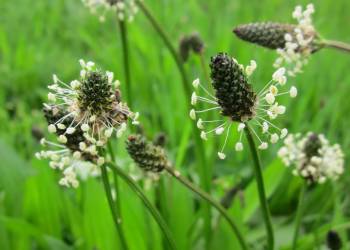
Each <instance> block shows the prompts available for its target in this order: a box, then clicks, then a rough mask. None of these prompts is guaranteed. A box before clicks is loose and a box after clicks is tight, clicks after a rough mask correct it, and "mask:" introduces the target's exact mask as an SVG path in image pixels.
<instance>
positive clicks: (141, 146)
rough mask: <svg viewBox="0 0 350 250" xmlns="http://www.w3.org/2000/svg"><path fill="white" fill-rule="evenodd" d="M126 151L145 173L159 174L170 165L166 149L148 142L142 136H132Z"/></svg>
mask: <svg viewBox="0 0 350 250" xmlns="http://www.w3.org/2000/svg"><path fill="white" fill-rule="evenodd" d="M126 149H127V151H128V153H129V155H130V156H131V158H132V159H133V160H134V161H135V163H136V164H137V165H138V166H139V167H140V168H142V169H143V170H145V171H151V172H156V173H157V172H161V171H162V170H163V169H164V168H165V167H166V166H169V165H170V163H169V161H168V159H167V156H166V154H165V151H164V149H163V148H162V147H160V146H156V145H154V144H153V143H152V142H149V141H147V140H146V139H145V138H144V137H143V136H142V135H130V136H129V138H128V140H127V141H126Z"/></svg>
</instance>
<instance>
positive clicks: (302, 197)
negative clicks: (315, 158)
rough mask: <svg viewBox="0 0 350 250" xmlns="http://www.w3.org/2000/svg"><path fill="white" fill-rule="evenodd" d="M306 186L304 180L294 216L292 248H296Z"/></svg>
mask: <svg viewBox="0 0 350 250" xmlns="http://www.w3.org/2000/svg"><path fill="white" fill-rule="evenodd" d="M306 188H307V183H306V182H304V183H303V186H302V187H301V190H300V194H299V202H298V208H297V213H296V216H295V229H294V235H293V245H292V250H295V249H297V242H298V235H299V230H300V225H301V219H302V217H303V201H304V196H305V191H306Z"/></svg>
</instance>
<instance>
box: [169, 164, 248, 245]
mask: <svg viewBox="0 0 350 250" xmlns="http://www.w3.org/2000/svg"><path fill="white" fill-rule="evenodd" d="M165 170H166V171H167V172H168V173H169V174H171V175H172V176H173V177H175V178H176V179H177V180H178V181H179V182H181V183H182V184H183V185H185V186H186V187H187V188H189V189H190V190H191V191H193V192H194V193H195V194H197V195H198V196H200V197H201V198H202V199H204V200H205V201H207V202H209V203H210V204H211V205H212V206H213V207H215V208H216V209H217V210H218V211H219V213H220V214H221V215H222V216H223V217H224V218H225V219H226V221H227V222H228V223H229V225H230V226H231V228H232V230H233V232H234V234H235V235H236V237H237V239H238V241H239V243H240V245H241V247H242V249H248V248H247V243H246V242H245V240H244V237H243V235H242V233H241V232H240V230H239V229H238V227H237V226H236V224H235V222H234V221H233V220H232V219H231V217H230V215H229V214H228V213H227V211H226V209H225V208H224V207H223V206H221V205H220V203H218V202H216V201H215V200H214V199H213V198H212V197H211V196H210V195H209V194H208V193H206V192H204V191H203V190H201V189H200V188H198V187H196V186H195V185H193V184H192V183H191V182H190V181H189V180H187V179H185V178H184V177H182V176H181V174H180V173H179V172H178V171H176V170H174V169H173V168H172V167H169V166H166V167H165Z"/></svg>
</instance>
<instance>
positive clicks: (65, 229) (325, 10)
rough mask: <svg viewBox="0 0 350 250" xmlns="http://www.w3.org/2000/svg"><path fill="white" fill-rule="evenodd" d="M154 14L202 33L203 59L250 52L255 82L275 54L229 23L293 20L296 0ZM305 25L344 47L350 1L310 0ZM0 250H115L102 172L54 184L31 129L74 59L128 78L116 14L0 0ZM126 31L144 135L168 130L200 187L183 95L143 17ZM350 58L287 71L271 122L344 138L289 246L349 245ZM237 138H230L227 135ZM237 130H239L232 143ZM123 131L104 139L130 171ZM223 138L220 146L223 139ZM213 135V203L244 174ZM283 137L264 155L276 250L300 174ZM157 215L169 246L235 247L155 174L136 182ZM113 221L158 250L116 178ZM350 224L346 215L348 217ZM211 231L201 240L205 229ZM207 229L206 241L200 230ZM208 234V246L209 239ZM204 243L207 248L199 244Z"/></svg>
mask: <svg viewBox="0 0 350 250" xmlns="http://www.w3.org/2000/svg"><path fill="white" fill-rule="evenodd" d="M145 3H146V4H147V5H148V6H149V8H150V9H151V11H152V13H153V14H154V16H155V17H156V19H157V20H159V22H160V23H161V24H162V26H163V27H164V29H165V30H166V32H167V33H168V34H169V36H170V37H171V39H172V43H173V44H174V46H178V41H179V39H180V37H181V36H182V35H184V34H189V33H191V32H193V31H197V32H199V34H200V35H201V37H202V38H203V40H204V42H205V46H206V47H205V54H204V55H205V59H206V61H207V63H209V60H210V57H211V56H213V55H215V54H216V53H218V52H227V53H229V54H230V55H232V56H234V57H235V58H237V59H238V60H239V61H240V62H241V63H243V64H248V63H249V61H250V60H251V59H254V60H256V61H257V64H258V68H257V70H256V72H255V74H254V77H253V82H254V87H256V88H257V89H260V88H262V87H263V86H264V85H265V83H266V82H268V81H269V79H270V78H271V74H272V73H273V72H274V68H273V67H272V63H273V61H274V59H275V57H276V54H275V53H274V52H273V51H270V50H266V49H263V48H261V47H257V46H255V45H252V44H248V43H245V42H243V41H241V40H239V39H238V38H237V37H236V36H234V34H233V33H232V29H233V27H235V26H236V25H238V24H241V23H248V22H253V21H266V20H273V21H281V22H289V21H292V18H291V13H292V11H293V9H294V6H295V5H297V4H303V5H304V4H307V3H308V1H294V0H292V1H282V0H264V1H262V0H250V1H245V0H236V1H233V0H208V1H200V0H162V1H161V0H145ZM314 5H315V8H316V13H315V14H314V24H315V26H316V27H317V29H318V31H319V32H320V33H321V34H322V35H323V36H324V37H326V38H329V39H337V40H341V41H344V42H350V31H349V27H348V26H349V24H350V15H349V11H348V10H349V9H350V1H348V0H322V1H321V0H319V1H314ZM0 13H1V14H0V75H1V77H0V87H1V91H0V107H1V108H0V161H1V163H0V249H2V250H22V249H23V250H24V249H57V250H58V249H60V250H61V249H67V250H68V249H81V250H83V249H84V250H85V249H99V250H109V249H120V248H119V239H118V236H117V234H116V231H115V228H114V225H113V220H112V217H111V214H110V211H109V208H108V204H107V200H106V198H105V194H104V190H103V186H102V183H101V180H100V179H99V178H89V179H88V180H86V181H82V182H81V185H80V187H79V188H78V189H68V188H64V187H61V186H59V185H58V184H57V182H58V179H59V176H60V173H58V172H55V171H53V170H52V169H50V167H49V166H48V163H47V162H46V161H39V160H37V159H35V157H34V153H35V152H37V151H39V150H40V144H39V141H38V138H40V137H41V136H42V133H44V134H45V133H46V127H47V123H46V121H45V118H44V116H43V115H42V112H41V109H42V103H43V102H44V101H46V95H47V88H46V87H47V85H48V84H50V83H51V79H52V74H53V73H55V74H57V75H58V76H59V77H60V78H61V79H62V80H65V81H66V82H69V80H71V79H75V78H76V77H77V76H78V74H79V70H80V67H79V63H78V60H79V59H80V58H82V59H85V60H92V61H94V62H96V64H98V65H99V66H100V67H102V68H103V69H105V70H110V71H113V72H114V73H115V76H116V78H118V79H120V80H121V82H122V85H121V88H122V91H123V92H124V95H123V96H126V94H125V84H123V82H124V80H125V76H124V73H123V72H124V71H123V65H122V51H121V43H120V34H119V30H118V26H117V21H116V18H115V16H114V15H113V14H111V13H110V14H109V15H107V17H106V22H104V23H100V22H99V20H98V18H97V17H96V16H94V15H91V13H90V12H89V10H88V9H87V8H85V7H84V6H83V5H82V3H81V2H80V1H79V0H74V1H73V0H66V1H64V0H36V1H30V0H17V1H10V0H2V1H1V2H0ZM127 28H128V33H129V47H130V61H131V62H130V63H131V79H132V85H131V86H132V89H131V92H130V96H131V97H132V109H133V110H136V111H139V112H140V122H141V123H142V127H143V130H144V132H145V134H146V135H147V136H148V137H149V138H152V137H154V136H155V135H156V134H157V133H158V132H164V133H165V134H166V135H167V141H168V142H167V146H166V148H167V150H168V152H169V155H170V158H171V160H172V161H173V162H174V164H175V166H176V167H177V168H178V169H179V170H180V171H181V172H182V173H183V175H185V176H187V177H190V179H191V180H192V181H193V182H195V183H197V184H198V185H202V183H201V181H203V180H201V178H200V173H201V171H202V170H201V169H198V167H199V166H198V164H196V162H197V161H196V157H195V153H194V152H195V144H194V140H195V135H194V133H193V131H192V127H191V120H190V119H189V116H188V113H189V110H188V108H187V106H186V99H185V98H187V97H186V96H185V94H184V90H183V87H182V84H181V77H180V75H179V73H178V70H177V67H176V64H175V62H174V60H173V58H172V57H171V55H170V53H169V51H168V50H167V48H166V47H165V46H164V43H163V41H162V40H161V39H160V38H159V36H158V35H157V33H156V32H155V31H154V29H153V27H152V26H151V25H150V23H149V22H148V21H147V19H146V18H145V16H144V15H143V14H142V13H138V14H137V15H136V16H135V21H134V22H132V23H131V24H129V25H128V26H127ZM349 65H350V55H349V54H345V53H340V52H338V51H335V50H331V49H325V50H322V51H320V52H319V53H316V54H314V55H313V56H312V57H311V59H310V61H309V64H308V65H307V66H306V67H305V68H304V73H302V74H300V75H298V76H297V77H296V78H291V79H289V82H290V83H291V84H292V85H296V86H298V90H299V95H298V97H297V98H296V99H294V100H290V99H287V98H286V99H285V100H284V102H285V104H286V105H287V113H286V115H285V116H283V118H282V119H279V120H278V121H277V124H278V125H281V126H286V127H287V128H288V130H289V131H291V132H293V133H297V132H303V133H304V132H308V131H315V132H318V133H324V134H325V135H326V136H327V138H328V139H329V140H330V141H331V142H332V143H339V144H341V146H342V148H343V151H344V152H345V155H346V164H345V169H346V171H345V174H344V175H343V176H342V177H341V178H340V179H339V180H338V181H336V182H327V183H325V184H323V185H317V186H315V187H313V188H310V190H308V192H307V193H306V199H305V203H304V206H305V209H304V211H305V213H304V216H303V223H302V227H301V232H300V234H301V235H300V246H299V248H298V249H326V248H325V239H326V238H325V237H326V236H325V235H326V233H327V231H328V229H330V228H335V229H337V231H338V233H339V234H340V236H341V238H342V240H343V247H344V248H343V249H349V248H350V244H349V243H348V244H347V243H346V241H348V240H347V239H349V230H348V228H349V227H350V224H349V223H350V221H349V218H350V213H349V211H350V209H349V208H350V196H349V191H348V188H349V186H348V185H349V182H350V174H349V171H348V170H347V166H348V164H347V162H348V161H349V160H350V159H349V157H350V153H349V149H350V133H349V126H350V118H349V117H348V115H349V113H350V102H349V99H348V98H349V96H348V95H349V93H350V74H349ZM185 67H186V72H187V75H188V77H189V79H190V82H189V83H188V84H189V85H190V84H191V82H192V80H193V79H195V78H197V77H199V78H200V79H201V80H202V81H203V82H205V77H204V75H203V72H202V70H201V67H200V61H199V58H198V57H197V56H196V55H193V54H192V55H191V56H190V60H189V61H188V62H187V63H186V64H185ZM234 136H237V137H238V135H234ZM231 139H232V138H231ZM235 139H237V138H235ZM124 140H125V138H122V139H120V140H118V141H117V142H115V143H114V144H113V148H114V150H115V152H117V162H118V163H119V165H121V166H122V167H123V168H124V169H125V170H127V171H130V173H133V174H135V173H136V172H135V170H134V169H135V167H134V163H133V162H132V160H131V159H130V157H129V156H128V154H127V152H126V150H125V145H124ZM220 140H222V141H220ZM222 143H223V138H221V137H218V138H213V139H210V140H208V141H207V142H205V143H204V146H205V153H206V156H203V158H205V159H206V161H207V163H208V165H209V166H210V167H209V168H208V169H206V171H207V172H208V173H209V174H210V176H211V177H212V181H211V182H210V183H209V184H208V185H209V186H210V188H211V194H212V196H213V197H214V198H215V199H216V200H219V199H221V198H222V197H223V195H224V193H225V191H227V190H228V188H230V187H232V186H235V185H237V183H239V182H240V181H241V180H242V179H247V178H248V177H249V176H251V175H252V167H251V164H252V163H251V158H250V154H249V152H248V150H246V151H243V152H242V153H237V152H235V151H234V150H233V147H234V144H233V143H234V140H230V142H229V145H228V147H227V148H228V149H232V150H231V151H230V150H228V152H227V158H226V160H225V161H220V160H219V159H217V151H218V148H219V147H220V145H222ZM280 145H281V143H279V144H277V145H275V146H273V147H270V148H269V150H267V151H263V152H262V153H261V158H262V162H263V166H264V179H265V185H266V190H267V195H268V198H269V199H268V201H269V205H270V209H271V213H272V217H273V225H274V230H275V238H276V249H290V247H291V240H292V234H293V230H294V220H293V218H294V216H295V211H296V207H297V200H298V193H299V192H298V191H299V190H300V188H301V185H302V184H301V180H300V179H298V178H296V177H292V175H291V174H290V170H289V169H287V168H285V167H284V166H283V164H282V162H281V161H280V160H279V159H278V158H277V157H276V152H277V150H278V147H279V146H280ZM139 183H140V185H141V186H142V187H143V188H144V190H145V192H146V193H147V196H148V197H149V199H150V200H152V201H153V202H156V201H159V199H160V200H161V201H162V202H163V203H162V205H161V206H160V211H161V214H162V215H163V217H164V218H165V220H166V222H167V223H168V225H169V227H170V229H171V231H172V233H173V236H174V238H175V241H176V244H177V246H178V249H181V250H185V249H206V248H208V249H239V245H238V241H237V240H236V238H235V237H234V236H233V235H232V233H231V231H230V229H229V227H228V226H227V224H226V222H225V221H224V220H222V219H219V215H218V213H217V212H216V211H215V210H212V211H211V220H212V225H213V229H212V231H211V232H209V233H208V228H206V224H205V220H204V219H205V218H206V213H207V211H206V209H205V207H204V208H203V207H202V206H201V204H202V203H201V202H200V200H199V199H197V198H196V196H194V195H193V194H192V193H191V192H189V191H188V190H187V189H185V188H184V187H183V186H181V185H180V184H178V183H177V182H176V181H175V180H172V179H171V178H170V177H169V176H167V175H164V176H162V178H161V181H160V182H158V183H150V181H149V180H143V181H140V182H139ZM120 199H121V203H122V214H123V229H124V232H125V235H126V239H127V242H128V245H129V247H130V249H135V250H143V249H149V250H156V249H167V247H166V244H164V242H163V241H164V239H163V238H162V237H163V236H162V233H161V231H160V230H159V228H158V226H157V224H156V223H155V222H154V221H153V219H152V217H151V216H150V215H149V213H148V211H147V209H146V208H145V207H144V206H143V205H142V203H141V202H140V201H139V199H138V198H137V196H135V194H134V193H133V192H132V191H131V190H130V189H129V188H128V186H127V185H125V183H122V182H121V197H120ZM229 213H230V215H231V216H232V218H234V219H235V221H236V222H237V224H238V225H239V227H240V228H241V230H242V231H243V232H244V235H245V237H246V239H247V241H248V242H249V245H250V246H251V248H252V249H263V242H264V237H265V230H264V223H263V220H262V216H261V213H260V210H259V200H258V194H257V190H256V183H255V180H250V181H249V183H248V185H247V187H246V188H245V189H244V190H242V191H241V192H240V195H238V196H237V197H236V198H235V200H234V203H233V205H232V206H231V207H230V209H229ZM346 223H348V224H346ZM209 236H210V237H209ZM208 237H209V238H210V239H208ZM208 242H209V243H208ZM208 244H209V246H208Z"/></svg>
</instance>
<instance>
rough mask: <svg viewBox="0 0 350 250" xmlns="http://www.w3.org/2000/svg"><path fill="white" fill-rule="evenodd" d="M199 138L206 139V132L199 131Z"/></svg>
mask: <svg viewBox="0 0 350 250" xmlns="http://www.w3.org/2000/svg"><path fill="white" fill-rule="evenodd" d="M201 138H202V139H203V140H205V141H206V140H208V138H207V134H206V133H205V132H204V131H202V132H201Z"/></svg>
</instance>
